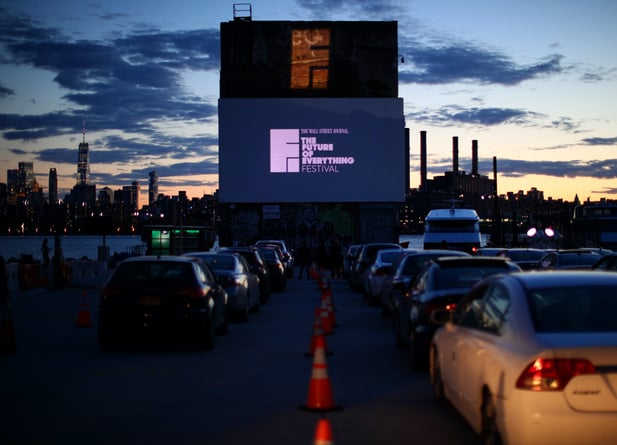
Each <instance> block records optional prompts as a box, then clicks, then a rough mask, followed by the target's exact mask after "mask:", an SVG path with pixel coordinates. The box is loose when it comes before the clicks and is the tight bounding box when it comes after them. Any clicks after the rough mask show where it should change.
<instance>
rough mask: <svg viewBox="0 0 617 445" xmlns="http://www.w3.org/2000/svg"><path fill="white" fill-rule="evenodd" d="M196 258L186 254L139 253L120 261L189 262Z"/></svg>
mask: <svg viewBox="0 0 617 445" xmlns="http://www.w3.org/2000/svg"><path fill="white" fill-rule="evenodd" d="M196 260H197V258H196V257H189V256H187V255H139V256H132V257H128V258H126V259H125V260H123V261H122V262H123V263H124V262H127V263H136V262H148V261H161V262H162V261H176V262H180V263H191V262H195V261H196Z"/></svg>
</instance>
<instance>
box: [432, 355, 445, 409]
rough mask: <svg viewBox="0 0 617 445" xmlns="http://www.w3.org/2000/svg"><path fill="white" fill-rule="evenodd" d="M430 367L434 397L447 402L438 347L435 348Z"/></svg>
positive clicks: (440, 401)
mask: <svg viewBox="0 0 617 445" xmlns="http://www.w3.org/2000/svg"><path fill="white" fill-rule="evenodd" d="M430 369H431V373H430V374H431V384H432V388H433V398H434V399H435V400H436V401H437V402H439V403H445V401H446V396H445V392H444V389H443V379H442V377H441V367H440V365H439V354H438V353H437V349H433V351H432V354H431V366H430Z"/></svg>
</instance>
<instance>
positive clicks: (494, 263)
mask: <svg viewBox="0 0 617 445" xmlns="http://www.w3.org/2000/svg"><path fill="white" fill-rule="evenodd" d="M432 261H433V263H436V264H438V265H439V266H440V267H500V266H501V267H504V268H510V267H512V266H515V267H518V266H516V264H515V263H514V262H513V261H512V260H510V259H509V258H502V257H491V256H469V257H467V256H443V257H438V258H435V259H433V260H432Z"/></svg>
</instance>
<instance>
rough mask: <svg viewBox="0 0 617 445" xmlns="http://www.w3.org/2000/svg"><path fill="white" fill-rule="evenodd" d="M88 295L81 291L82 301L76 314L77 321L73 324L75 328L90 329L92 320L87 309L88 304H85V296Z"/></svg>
mask: <svg viewBox="0 0 617 445" xmlns="http://www.w3.org/2000/svg"><path fill="white" fill-rule="evenodd" d="M87 295H88V293H87V292H86V291H83V293H82V301H81V305H80V307H79V313H78V314H77V321H76V322H75V327H76V328H91V327H92V319H91V318H90V308H89V307H88V303H87V302H86V296H87Z"/></svg>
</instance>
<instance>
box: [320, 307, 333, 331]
mask: <svg viewBox="0 0 617 445" xmlns="http://www.w3.org/2000/svg"><path fill="white" fill-rule="evenodd" d="M320 310H321V327H322V328H323V332H324V334H326V335H330V334H334V329H333V326H332V322H331V318H330V311H329V310H328V303H327V302H326V301H322V302H321V307H320Z"/></svg>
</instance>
